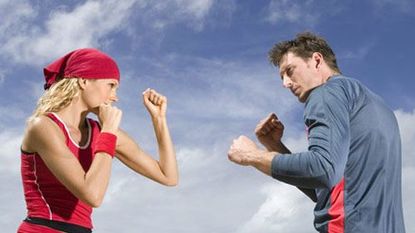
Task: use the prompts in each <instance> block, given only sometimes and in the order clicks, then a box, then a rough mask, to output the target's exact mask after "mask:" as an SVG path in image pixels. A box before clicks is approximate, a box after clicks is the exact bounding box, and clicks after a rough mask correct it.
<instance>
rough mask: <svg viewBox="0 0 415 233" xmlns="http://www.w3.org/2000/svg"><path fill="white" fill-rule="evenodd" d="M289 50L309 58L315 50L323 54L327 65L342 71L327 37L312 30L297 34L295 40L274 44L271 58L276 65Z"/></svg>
mask: <svg viewBox="0 0 415 233" xmlns="http://www.w3.org/2000/svg"><path fill="white" fill-rule="evenodd" d="M288 52H292V53H294V54H295V55H296V56H299V57H301V58H303V59H304V60H308V59H309V58H311V56H312V55H313V53H314V52H319V53H321V54H322V55H323V57H324V60H325V61H326V63H327V65H328V66H329V67H330V68H331V69H332V70H333V71H335V72H337V73H341V72H340V69H339V67H338V66H337V61H336V55H334V52H333V50H332V49H331V48H330V46H329V45H328V43H327V42H326V40H325V39H323V38H322V37H320V36H317V35H315V34H314V33H311V32H302V33H299V34H297V36H296V38H295V39H294V40H287V41H282V42H279V43H277V44H275V45H274V47H273V48H272V49H271V50H270V51H269V60H270V61H271V63H272V64H274V65H275V66H278V67H279V66H280V63H281V60H282V58H283V57H284V55H286V54H287V53H288Z"/></svg>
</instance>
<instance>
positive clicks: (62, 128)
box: [46, 112, 69, 141]
mask: <svg viewBox="0 0 415 233" xmlns="http://www.w3.org/2000/svg"><path fill="white" fill-rule="evenodd" d="M46 116H47V117H49V118H50V119H51V120H52V121H54V122H55V123H56V124H57V125H58V126H59V128H60V129H61V130H62V132H63V134H64V135H65V138H66V140H67V141H68V139H69V134H68V132H67V131H66V129H65V125H64V124H63V122H62V121H61V120H59V118H58V117H57V116H56V115H55V114H54V113H52V112H50V113H48V114H47V115H46Z"/></svg>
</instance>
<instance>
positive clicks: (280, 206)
mask: <svg viewBox="0 0 415 233" xmlns="http://www.w3.org/2000/svg"><path fill="white" fill-rule="evenodd" d="M260 193H261V194H262V195H266V200H265V202H264V203H263V204H262V205H261V206H260V207H259V209H258V211H257V212H256V213H255V214H254V216H253V217H252V218H251V219H250V220H249V221H248V222H247V223H245V224H244V225H243V226H241V228H240V229H239V231H238V233H251V232H263V233H267V232H269V233H271V232H310V229H311V228H312V226H313V214H312V210H313V205H314V203H313V202H312V201H311V200H308V199H307V197H306V196H305V195H303V194H301V193H300V191H299V190H297V189H296V188H294V187H292V186H288V185H285V184H282V183H278V184H275V183H268V184H266V185H264V186H262V188H261V190H260ZM299 219H301V223H302V224H300V225H299V224H298V220H299ZM287 229H290V230H289V231H287Z"/></svg>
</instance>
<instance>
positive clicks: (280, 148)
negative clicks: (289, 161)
mask: <svg viewBox="0 0 415 233" xmlns="http://www.w3.org/2000/svg"><path fill="white" fill-rule="evenodd" d="M265 148H267V150H268V151H269V152H278V153H280V154H291V151H290V150H289V149H288V148H287V147H286V146H285V145H284V144H283V143H282V142H281V141H279V142H278V143H273V144H270V145H265Z"/></svg>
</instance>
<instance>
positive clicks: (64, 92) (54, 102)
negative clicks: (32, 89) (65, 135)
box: [28, 78, 80, 122]
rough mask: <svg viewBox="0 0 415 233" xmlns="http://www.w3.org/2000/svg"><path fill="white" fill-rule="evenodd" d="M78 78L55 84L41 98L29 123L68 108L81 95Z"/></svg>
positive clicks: (62, 80) (63, 80) (65, 79)
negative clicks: (49, 113)
mask: <svg viewBox="0 0 415 233" xmlns="http://www.w3.org/2000/svg"><path fill="white" fill-rule="evenodd" d="M79 90H80V89H79V84H78V78H62V79H61V80H59V81H58V82H56V83H54V84H53V85H52V86H51V87H50V88H49V89H48V90H46V91H45V92H44V93H43V95H42V96H41V97H40V98H39V100H38V102H37V106H36V109H35V111H34V112H33V114H32V116H30V117H29V119H28V122H30V121H32V120H33V119H34V118H36V117H39V116H41V115H44V114H45V113H48V112H58V111H60V110H62V109H63V108H65V107H67V106H68V105H69V104H70V103H71V102H72V100H73V99H74V98H75V97H77V96H78V94H79Z"/></svg>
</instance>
